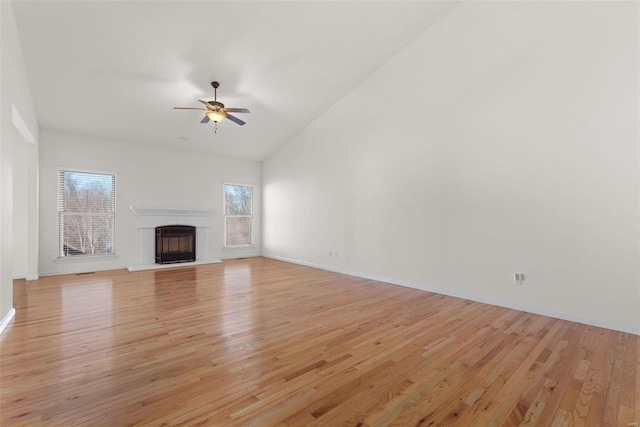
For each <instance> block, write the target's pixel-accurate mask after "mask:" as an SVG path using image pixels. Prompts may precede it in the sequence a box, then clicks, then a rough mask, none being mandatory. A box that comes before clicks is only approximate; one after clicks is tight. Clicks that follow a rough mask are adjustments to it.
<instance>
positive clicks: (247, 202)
mask: <svg viewBox="0 0 640 427" xmlns="http://www.w3.org/2000/svg"><path fill="white" fill-rule="evenodd" d="M252 223H253V187H251V186H248V185H235V184H225V185H224V245H225V246H250V245H251V244H252V243H253V241H252V240H251V225H252Z"/></svg>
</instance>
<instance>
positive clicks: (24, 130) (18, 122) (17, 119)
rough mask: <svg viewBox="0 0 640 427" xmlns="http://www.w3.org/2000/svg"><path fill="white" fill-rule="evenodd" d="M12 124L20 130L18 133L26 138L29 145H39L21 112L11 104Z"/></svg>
mask: <svg viewBox="0 0 640 427" xmlns="http://www.w3.org/2000/svg"><path fill="white" fill-rule="evenodd" d="M11 122H12V123H13V125H14V126H15V127H16V129H17V130H18V133H19V134H20V135H21V136H22V138H24V140H25V142H27V143H29V144H34V145H38V142H37V141H36V139H35V138H34V136H33V134H32V133H31V130H29V126H27V124H26V123H25V122H24V120H23V119H22V116H21V115H20V112H19V111H18V109H17V108H16V106H15V105H13V104H11Z"/></svg>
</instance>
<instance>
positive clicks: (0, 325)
mask: <svg viewBox="0 0 640 427" xmlns="http://www.w3.org/2000/svg"><path fill="white" fill-rule="evenodd" d="M14 317H16V309H15V308H13V307H11V310H9V312H8V313H7V314H6V316H4V317H3V318H2V322H0V335H2V331H4V328H6V327H7V325H8V324H9V322H11V321H12V320H13V318H14Z"/></svg>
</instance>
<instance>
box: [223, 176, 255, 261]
mask: <svg viewBox="0 0 640 427" xmlns="http://www.w3.org/2000/svg"><path fill="white" fill-rule="evenodd" d="M227 185H229V186H234V187H249V188H251V214H250V215H227V192H226V191H225V187H226V186H227ZM255 194H256V187H255V185H253V184H238V183H234V182H227V181H225V182H223V183H222V214H223V215H224V226H223V230H222V231H223V236H222V238H223V243H222V248H223V249H227V248H229V249H233V248H248V247H252V246H254V241H255V236H254V235H253V233H254V231H253V229H254V225H255V221H254V214H253V212H254V206H253V203H254V199H255ZM227 218H251V236H250V240H251V241H250V242H249V244H247V245H227Z"/></svg>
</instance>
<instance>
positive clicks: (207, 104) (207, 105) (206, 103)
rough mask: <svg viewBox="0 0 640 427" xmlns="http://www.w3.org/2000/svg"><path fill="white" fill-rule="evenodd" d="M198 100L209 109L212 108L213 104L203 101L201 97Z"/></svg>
mask: <svg viewBox="0 0 640 427" xmlns="http://www.w3.org/2000/svg"><path fill="white" fill-rule="evenodd" d="M198 101H200V102H202V103H203V104H204V105H205V106H206V107H207V108H208V109H209V110H212V109H213V105H211V104H209V103H208V102H207V101H203V100H202V99H198Z"/></svg>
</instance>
